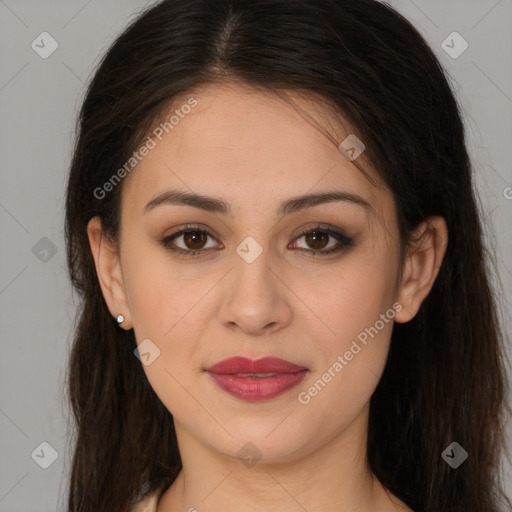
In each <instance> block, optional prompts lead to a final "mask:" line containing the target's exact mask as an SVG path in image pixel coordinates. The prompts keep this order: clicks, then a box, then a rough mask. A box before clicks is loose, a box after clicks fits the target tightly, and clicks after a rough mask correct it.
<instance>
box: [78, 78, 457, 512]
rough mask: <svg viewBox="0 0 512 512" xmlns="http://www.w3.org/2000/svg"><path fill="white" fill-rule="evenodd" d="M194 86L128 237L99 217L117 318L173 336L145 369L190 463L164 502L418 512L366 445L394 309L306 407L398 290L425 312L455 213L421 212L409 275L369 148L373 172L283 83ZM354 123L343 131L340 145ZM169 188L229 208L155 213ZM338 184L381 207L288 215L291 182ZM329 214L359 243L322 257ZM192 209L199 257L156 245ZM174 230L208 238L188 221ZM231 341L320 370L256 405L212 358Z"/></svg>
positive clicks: (134, 199) (146, 173)
mask: <svg viewBox="0 0 512 512" xmlns="http://www.w3.org/2000/svg"><path fill="white" fill-rule="evenodd" d="M290 95H291V97H292V98H295V100H296V103H297V104H298V105H300V106H301V108H303V109H305V110H306V111H307V110H308V109H309V112H320V110H319V107H318V105H315V102H314V101H313V100H311V99H309V100H308V99H304V98H303V97H299V96H298V95H295V94H294V93H290ZM193 96H194V97H195V98H196V99H197V101H198V105H197V107H195V108H194V109H193V111H192V112H191V113H190V114H188V115H187V116H186V117H185V118H184V119H182V120H181V121H180V123H179V124H178V125H177V126H176V127H175V128H174V129H173V130H172V132H170V134H169V135H168V136H167V137H165V138H164V139H163V140H162V141H161V142H159V143H158V145H157V147H156V148H154V149H153V150H152V151H150V153H149V154H148V155H147V156H146V157H145V158H144V159H143V160H142V161H141V162H140V164H139V165H138V166H137V168H136V169H135V170H133V171H132V172H131V174H130V175H129V176H128V177H126V178H125V180H124V182H123V191H122V207H121V231H120V239H119V246H117V245H116V244H114V243H112V242H111V241H109V240H108V238H107V237H106V236H102V227H101V222H100V220H99V219H98V218H96V217H95V218H93V219H91V221H90V222H89V225H88V235H89V240H90V245H91V250H92V254H93V256H94V259H95V263H96V269H97V273H98V276H99V280H100V284H101V288H102V292H103V294H104V297H105V300H106V302H107V304H108V307H109V310H110V312H111V314H112V315H113V316H114V317H117V315H118V314H120V313H122V314H123V315H124V317H125V321H124V322H123V324H122V328H124V329H131V328H133V329H134V332H135V336H136V339H137V343H141V342H142V340H145V339H147V338H149V339H150V340H151V341H152V343H154V345H156V346H157V347H158V348H159V350H160V355H159V357H157V358H156V359H155V360H154V362H152V363H151V364H150V365H148V366H144V371H145V372H146V375H147V377H148V380H149V382H150V384H151V386H152V387H153V388H154V390H155V392H156V393H157V395H158V396H159V398H160V399H161V400H162V402H163V403H164V404H165V406H166V407H167V408H168V410H169V411H170V412H171V413H172V414H173V417H174V421H175V426H176V433H177V438H178V443H179V448H180V453H181V456H182V461H183V470H182V471H181V473H180V475H179V476H178V478H177V480H176V481H175V483H174V484H173V485H172V486H171V487H170V488H169V489H168V490H167V491H166V492H165V493H164V494H163V496H162V497H161V499H160V501H159V503H158V512H171V511H175V510H176V511H177V510H180V511H187V510H194V508H195V509H196V510H200V511H201V512H203V511H204V512H207V511H214V510H223V511H224V512H230V511H235V510H237V511H239V510H254V511H264V510H265V511H267V510H282V511H290V512H295V511H297V512H299V511H303V510H308V511H316V510H324V511H331V510H332V511H334V510H336V511H337V512H340V511H346V512H349V511H350V512H360V511H361V512H362V511H375V510H379V511H384V512H387V511H395V510H410V509H409V508H408V507H407V506H406V505H405V504H404V503H402V502H401V501H400V500H399V499H398V498H396V497H395V496H393V495H392V494H391V493H390V492H389V491H387V490H386V489H384V487H383V486H382V485H381V484H380V482H379V481H378V480H377V479H376V478H375V477H374V476H373V475H372V472H371V470H370V468H369V466H368V464H367V460H366V438H367V425H368V413H369V400H370V397H371V395H372V393H373V391H374V390H375V388H376V386H377V384H378V381H379V378H380V376H381V374H382V371H383V368H384V364H385V361H386V357H387V354H388V350H389V342H390V336H391V330H392V325H393V321H390V322H389V323H386V324H385V326H384V328H382V329H381V330H380V331H379V332H378V334H377V335H376V336H375V337H374V338H373V339H372V338H370V339H369V342H368V344H367V345H366V346H364V347H363V348H362V350H361V351H360V352H359V353H357V355H355V356H354V357H353V359H352V360H351V361H349V362H348V364H347V365H346V366H344V368H343V370H342V371H341V372H339V373H338V374H336V377H334V378H332V379H331V381H330V382H329V383H328V384H327V385H326V386H325V387H324V388H323V389H322V390H321V391H320V392H319V393H318V394H317V395H316V396H314V397H312V398H311V400H310V401H309V402H308V403H307V404H303V403H300V402H299V400H298V395H299V393H300V392H304V391H306V392H307V390H308V389H309V388H311V386H312V385H313V384H314V383H315V382H316V381H318V379H319V378H321V377H322V375H323V374H324V373H325V372H326V371H327V370H328V368H329V367H332V366H333V363H334V362H335V361H336V360H337V357H338V355H343V354H344V353H345V352H346V351H347V350H349V349H350V346H351V343H352V341H353V340H354V339H356V337H357V335H358V334H359V333H361V332H362V331H364V329H365V328H368V327H370V326H373V325H374V324H375V322H376V321H377V320H378V319H379V317H380V315H381V314H383V313H385V312H386V311H387V310H389V309H390V308H392V305H393V304H394V303H399V304H400V311H399V312H397V313H396V316H395V318H394V320H395V321H397V322H407V321H409V320H410V319H411V318H413V317H414V316H415V314H416V313H417V311H418V309H419V307H420V305H421V303H422V301H423V300H424V298H425V297H426V296H427V295H428V293H429V291H430V289H431V287H432V285H433V283H434V280H435V278H436V276H437V273H438V270H439V267H440V265H441V261H442V258H443V256H444V253H445V249H446V243H447V236H448V235H447V229H446V224H445V222H444V220H443V219H442V218H439V217H432V218H430V219H429V222H428V223H427V222H425V223H423V224H421V225H420V226H418V228H417V230H416V235H418V238H419V240H418V241H417V242H415V243H414V244H411V246H410V247H409V248H408V251H407V253H406V259H405V262H404V266H403V272H402V274H401V275H400V274H399V236H398V223H397V218H396V211H395V205H394V201H393V198H392V195H391V193H390V191H389V190H388V189H387V188H386V187H385V186H384V184H383V183H382V182H380V180H379V178H378V175H377V173H376V172H375V171H374V170H373V169H372V168H371V166H370V163H369V162H366V161H365V154H364V153H363V155H361V156H360V157H359V158H358V162H359V163H361V164H362V165H364V167H365V169H367V170H368V172H370V173H371V174H372V175H373V177H374V178H375V179H376V180H378V186H374V185H372V184H371V183H370V182H369V181H368V180H367V179H366V178H365V177H364V176H363V174H362V173H361V172H360V171H359V170H358V169H357V168H356V167H355V166H354V165H353V163H351V162H350V161H349V160H348V159H347V158H346V157H345V156H344V155H343V154H342V153H341V152H340V151H339V150H338V148H337V145H336V144H333V142H332V141H330V140H329V139H328V138H327V137H326V136H325V135H323V134H322V133H321V131H319V130H318V129H317V128H315V127H314V126H312V124H311V123H309V122H307V121H306V120H305V119H304V118H303V117H302V116H301V115H299V114H298V113H297V110H296V109H294V108H293V107H292V106H291V105H290V104H289V103H287V102H285V101H283V100H281V99H279V98H277V97H276V96H275V95H272V94H271V93H264V92H262V91H258V90H250V89H247V88H241V87H240V86H237V85H234V84H223V85H218V84H217V85H210V86H207V87H204V88H202V89H200V90H198V91H197V93H196V94H194V95H193ZM183 103H185V100H184V101H183ZM180 104H181V103H178V105H180ZM313 108H315V109H316V110H313ZM327 118H328V114H327V113H325V115H320V117H317V120H319V121H321V120H322V119H327ZM347 134H348V133H347V132H345V133H342V132H341V131H340V132H339V134H338V137H339V139H338V140H339V142H341V141H342V140H343V139H344V138H345V136H346V135H347ZM169 189H179V190H182V191H184V192H191V191H193V192H195V193H200V194H203V195H206V196H212V197H216V198H221V199H223V200H225V201H226V202H228V203H229V205H230V207H231V209H232V212H231V213H230V214H228V215H225V214H221V213H212V212H206V211H204V210H201V209H198V208H194V207H192V206H183V205H171V204H162V205H160V206H157V207H156V208H154V209H153V210H151V211H149V212H147V213H144V207H145V205H146V204H147V203H148V202H149V201H150V200H152V199H153V198H155V197H156V196H158V195H159V194H161V193H162V192H164V191H166V190H169ZM335 190H336V191H338V190H341V191H345V192H350V193H352V194H357V195H358V196H360V197H362V198H363V199H364V200H365V201H367V202H368V203H369V204H370V205H371V211H370V210H366V209H365V208H363V207H362V206H360V205H358V204H353V203H349V202H341V201H338V202H330V203H323V204H319V205H316V206H314V207H312V208H308V209H304V210H300V211H296V212H293V213H290V214H288V215H286V216H284V217H279V216H278V214H277V209H278V206H279V205H280V204H281V202H282V201H284V200H286V199H289V198H290V197H294V196H299V195H302V194H306V193H311V192H318V191H335ZM316 222H320V223H323V224H328V225H329V226H332V227H333V228H337V229H339V230H343V231H344V232H345V233H346V234H347V235H348V236H349V237H353V240H354V243H353V246H350V247H345V248H343V249H342V250H341V251H340V252H336V253H332V254H330V255H327V256H323V257H322V256H321V255H315V256H314V257H312V255H311V251H312V250H313V249H317V250H321V249H325V248H326V247H327V248H331V247H334V246H337V245H338V243H337V240H336V239H335V238H332V237H329V238H327V239H325V241H322V240H320V242H318V241H317V242H316V243H317V245H314V243H315V241H314V240H312V239H311V238H308V237H306V236H302V237H300V238H299V236H300V234H299V230H300V228H307V227H315V226H316V225H315V223H316ZM186 224H199V225H200V226H199V227H201V228H203V229H206V230H208V231H209V232H210V233H211V236H209V237H207V238H206V239H204V241H203V245H202V247H204V251H205V252H204V253H203V254H200V255H197V256H187V255H180V254H175V253H173V252H172V251H171V250H170V249H169V248H165V247H163V246H162V244H161V243H160V240H161V239H162V238H164V236H165V235H168V234H171V233H172V232H173V231H174V229H181V228H185V226H186ZM248 236H251V237H253V238H254V239H255V240H256V241H257V242H258V244H259V245H260V246H261V248H262V253H261V254H260V255H259V257H258V258H257V259H255V260H254V261H253V262H251V263H248V262H247V261H245V260H244V259H243V258H241V257H240V256H239V254H238V253H237V252H236V248H237V247H238V246H239V244H240V243H241V242H242V241H244V239H245V238H246V237H248ZM199 240H200V239H199ZM174 243H175V244H176V245H178V246H179V247H181V248H183V249H184V250H187V248H188V250H191V248H192V249H193V248H194V247H200V244H198V242H197V241H195V242H194V240H190V238H189V239H187V238H186V237H184V236H183V235H182V236H180V237H179V238H177V239H175V240H174ZM194 243H195V244H196V246H194ZM308 251H309V252H308ZM411 343H414V340H411ZM235 355H243V356H246V357H249V358H253V359H256V358H259V357H263V356H268V355H271V356H276V357H280V358H282V359H285V360H288V361H291V362H293V363H295V364H298V365H302V366H306V367H307V368H309V369H310V373H309V374H308V375H307V377H306V378H305V379H304V380H303V381H302V382H301V384H300V385H299V386H297V387H295V388H292V389H291V390H289V391H287V392H286V393H284V394H282V395H280V396H278V397H276V398H273V399H270V400H266V401H263V402H248V401H244V400H241V399H238V398H235V397H233V396H231V395H228V394H227V393H225V392H224V391H222V390H221V389H220V388H219V387H217V386H216V384H215V383H214V382H213V381H212V379H211V378H210V377H209V375H208V374H207V373H205V372H204V371H203V370H204V368H206V367H208V366H210V365H212V364H214V363H215V362H217V361H220V360H222V359H225V358H227V357H231V356H235ZM148 421H151V418H148ZM248 442H250V443H252V444H253V445H254V446H255V447H257V450H258V452H259V454H260V457H261V458H260V459H259V460H258V461H257V463H256V464H255V465H253V466H251V467H249V466H248V465H246V464H244V463H243V462H242V461H241V457H240V456H239V455H237V454H238V452H239V450H240V449H241V448H242V447H244V446H245V445H246V443H248ZM192 507H194V508H192Z"/></svg>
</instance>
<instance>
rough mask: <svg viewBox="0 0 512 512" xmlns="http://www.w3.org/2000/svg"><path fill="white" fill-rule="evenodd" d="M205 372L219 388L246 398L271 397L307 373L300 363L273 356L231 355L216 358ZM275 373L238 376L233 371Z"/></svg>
mask: <svg viewBox="0 0 512 512" xmlns="http://www.w3.org/2000/svg"><path fill="white" fill-rule="evenodd" d="M206 372H207V373H208V374H209V375H210V377H211V378H212V379H213V381H214V382H215V384H217V385H218V386H219V387H220V388H221V389H222V390H223V391H225V392H227V393H229V394H230V395H232V396H235V397H236V398H240V399H242V400H247V401H251V402H254V401H261V400H268V399H271V398H274V397H276V396H278V395H281V394H282V393H284V392H286V391H288V390H289V389H291V388H293V387H295V386H296V385H298V384H299V383H300V382H301V381H302V380H303V379H304V377H305V376H306V375H307V374H308V373H309V369H308V368H306V367H304V366H299V365H296V364H293V363H291V362H289V361H285V360H284V359H279V358H276V357H264V358H261V359H254V360H253V359H247V358H245V357H231V358H229V359H224V360H223V361H219V362H218V363H216V364H214V365H213V366H211V367H209V368H207V369H206ZM239 373H240V374H256V373H275V374H276V375H274V376H272V377H250V376H245V377H240V376H238V375H236V374H239Z"/></svg>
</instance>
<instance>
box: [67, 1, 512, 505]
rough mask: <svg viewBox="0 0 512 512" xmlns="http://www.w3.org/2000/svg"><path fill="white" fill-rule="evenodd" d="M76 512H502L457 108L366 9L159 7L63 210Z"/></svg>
mask: <svg viewBox="0 0 512 512" xmlns="http://www.w3.org/2000/svg"><path fill="white" fill-rule="evenodd" d="M66 237H67V244H68V245H67V247H68V262H69V269H70V275H71V279H72V283H73V285H74V286H75V287H76V289H77V290H78V291H79V293H80V294H81V296H82V299H83V303H82V307H81V311H80V317H79V323H78V326H77V331H76V336H75V340H74V346H73V351H72V355H71V360H70V365H69V392H70V400H71V404H72V407H73V412H74V415H75V419H76V423H77V436H76V442H75V450H74V458H73V464H72V472H71V481H70V489H69V510H70V511H73V512H75V511H76V512H78V511H109V512H121V511H123V512H124V511H129V510H132V511H136V510H149V511H153V512H155V511H157V512H170V511H175V510H189V511H193V510H198V511H213V510H223V511H231V510H254V511H266V510H283V511H284V510H286V511H295V510H297V511H299V510H308V511H316V510H324V511H327V510H333V511H334V510H335V511H339V510H347V511H351V512H359V511H368V510H379V511H384V512H388V511H389V512H391V511H399V510H406V511H411V510H413V511H415V512H420V511H432V512H434V511H435V512H443V511H450V512H458V511H460V512H462V511H464V512H466V511H468V510H472V511H481V512H491V511H492V512H495V511H498V510H500V509H499V507H500V505H502V504H506V505H507V506H510V502H509V501H508V500H507V499H506V497H505V495H504V494H503V492H502V491H501V487H500V483H499V480H498V478H497V475H498V470H499V464H500V453H501V451H502V450H504V448H505V444H504V424H505V420H506V413H508V412H509V411H508V410H507V409H506V403H505V396H506V382H505V368H504V366H503V363H502V357H503V344H502V340H503V337H502V335H501V333H500V328H499V324H498V320H497V314H496V304H495V299H494V295H493V292H492V290H491V288H490V284H489V281H490V274H489V270H488V267H487V263H486V261H485V259H484V248H483V245H482V223H481V220H480V216H479V212H478V209H477V206H476V200H475V193H474V191H473V181H472V175H471V166H470V161H469V158H468V153H467V149H466V146H465V142H464V128H463V123H462V120H461V116H460V112H459V109H458V106H457V102H456V100H455V98H454V96H453V93H452V91H451V89H450V86H449V84H448V81H447V79H446V76H445V74H444V72H443V70H442V68H441V66H440V65H439V62H438V61H437V60H436V58H435V56H434V54H433V52H432V50H431V49H430V48H429V47H428V46H427V44H426V43H425V41H424V40H423V39H422V37H421V36H420V35H419V33H418V32H417V31H416V30H415V29H414V28H413V27H412V25H411V24H410V23H409V22H408V21H406V20H405V19H404V18H403V17H401V16H400V15H399V14H398V13H396V12H395V11H394V10H393V9H391V8H390V7H389V6H387V5H385V4H382V3H379V2H376V1H374V0H360V1H358V2H351V1H348V0H346V1H345V0H343V1H339V0H338V1H335V0H314V1H313V0H294V1H293V2H290V1H286V0H255V1H251V2H244V1H242V0H219V1H215V2H212V1H208V0H189V1H187V2H182V1H179V0H164V1H162V2H160V3H158V4H156V5H155V6H153V7H151V8H150V9H148V10H147V11H146V12H145V13H143V14H141V15H140V16H139V17H138V18H137V19H136V20H135V21H134V22H132V23H131V25H130V26H129V27H128V28H127V29H126V30H125V31H124V33H123V34H122V35H121V36H120V37H119V38H118V39H117V40H116V41H115V42H114V44H113V45H112V47H111V48H110V49H109V50H108V52H107V53H106V55H105V57H104V59H103V61H102V62H101V64H100V66H99V68H98V70H97V71H96V73H95V75H94V77H93V79H92V81H91V83H90V85H89V88H88V91H87V95H86V98H85V100H84V103H83V107H82V110H81V113H80V119H79V126H78V139H77V143H76V147H75V151H74V156H73V161H72V165H71V170H70V176H69V184H68V191H67V203H66Z"/></svg>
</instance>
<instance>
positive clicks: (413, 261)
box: [395, 217, 448, 323]
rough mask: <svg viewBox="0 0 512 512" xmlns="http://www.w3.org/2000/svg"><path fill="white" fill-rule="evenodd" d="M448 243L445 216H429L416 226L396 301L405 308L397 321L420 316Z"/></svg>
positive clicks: (409, 245) (405, 320) (398, 315)
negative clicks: (418, 313)
mask: <svg viewBox="0 0 512 512" xmlns="http://www.w3.org/2000/svg"><path fill="white" fill-rule="evenodd" d="M447 246H448V228H447V227H446V221H445V220H444V218H443V217H429V218H428V219H427V220H425V221H424V222H422V223H421V224H419V226H418V227H417V228H416V229H415V230H414V233H413V234H412V238H411V242H410V243H409V244H408V248H407V253H406V257H405V263H404V268H403V272H402V279H401V283H400V286H399V289H398V292H397V293H398V295H397V299H396V301H397V302H398V303H399V304H401V306H402V309H401V310H400V311H397V313H396V315H395V321H396V322H398V323H405V322H408V321H409V320H411V319H412V318H414V317H415V316H416V313H417V312H418V310H419V309H420V306H421V304H422V302H423V300H424V299H425V297H426V296H427V295H428V294H429V293H430V290H431V289H432V286H433V285H434V282H435V280H436V277H437V275H438V273H439V269H440V268H441V263H442V262H443V258H444V255H445V253H446V247H447Z"/></svg>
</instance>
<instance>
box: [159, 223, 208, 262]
mask: <svg viewBox="0 0 512 512" xmlns="http://www.w3.org/2000/svg"><path fill="white" fill-rule="evenodd" d="M208 237H212V238H213V235H211V234H210V233H209V232H208V231H206V230H204V229H201V228H200V227H198V226H190V225H187V226H186V228H185V229H181V230H180V231H177V232H176V233H173V234H172V235H169V236H166V237H165V238H164V239H163V240H162V241H161V243H162V245H163V246H164V247H166V248H168V249H170V250H171V251H174V252H177V253H179V254H187V255H190V256H193V255H195V254H198V253H201V252H203V249H205V246H204V244H205V242H206V240H207V239H208ZM180 238H182V239H183V241H182V243H183V244H184V247H179V246H177V245H176V244H175V243H174V240H178V239H180Z"/></svg>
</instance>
